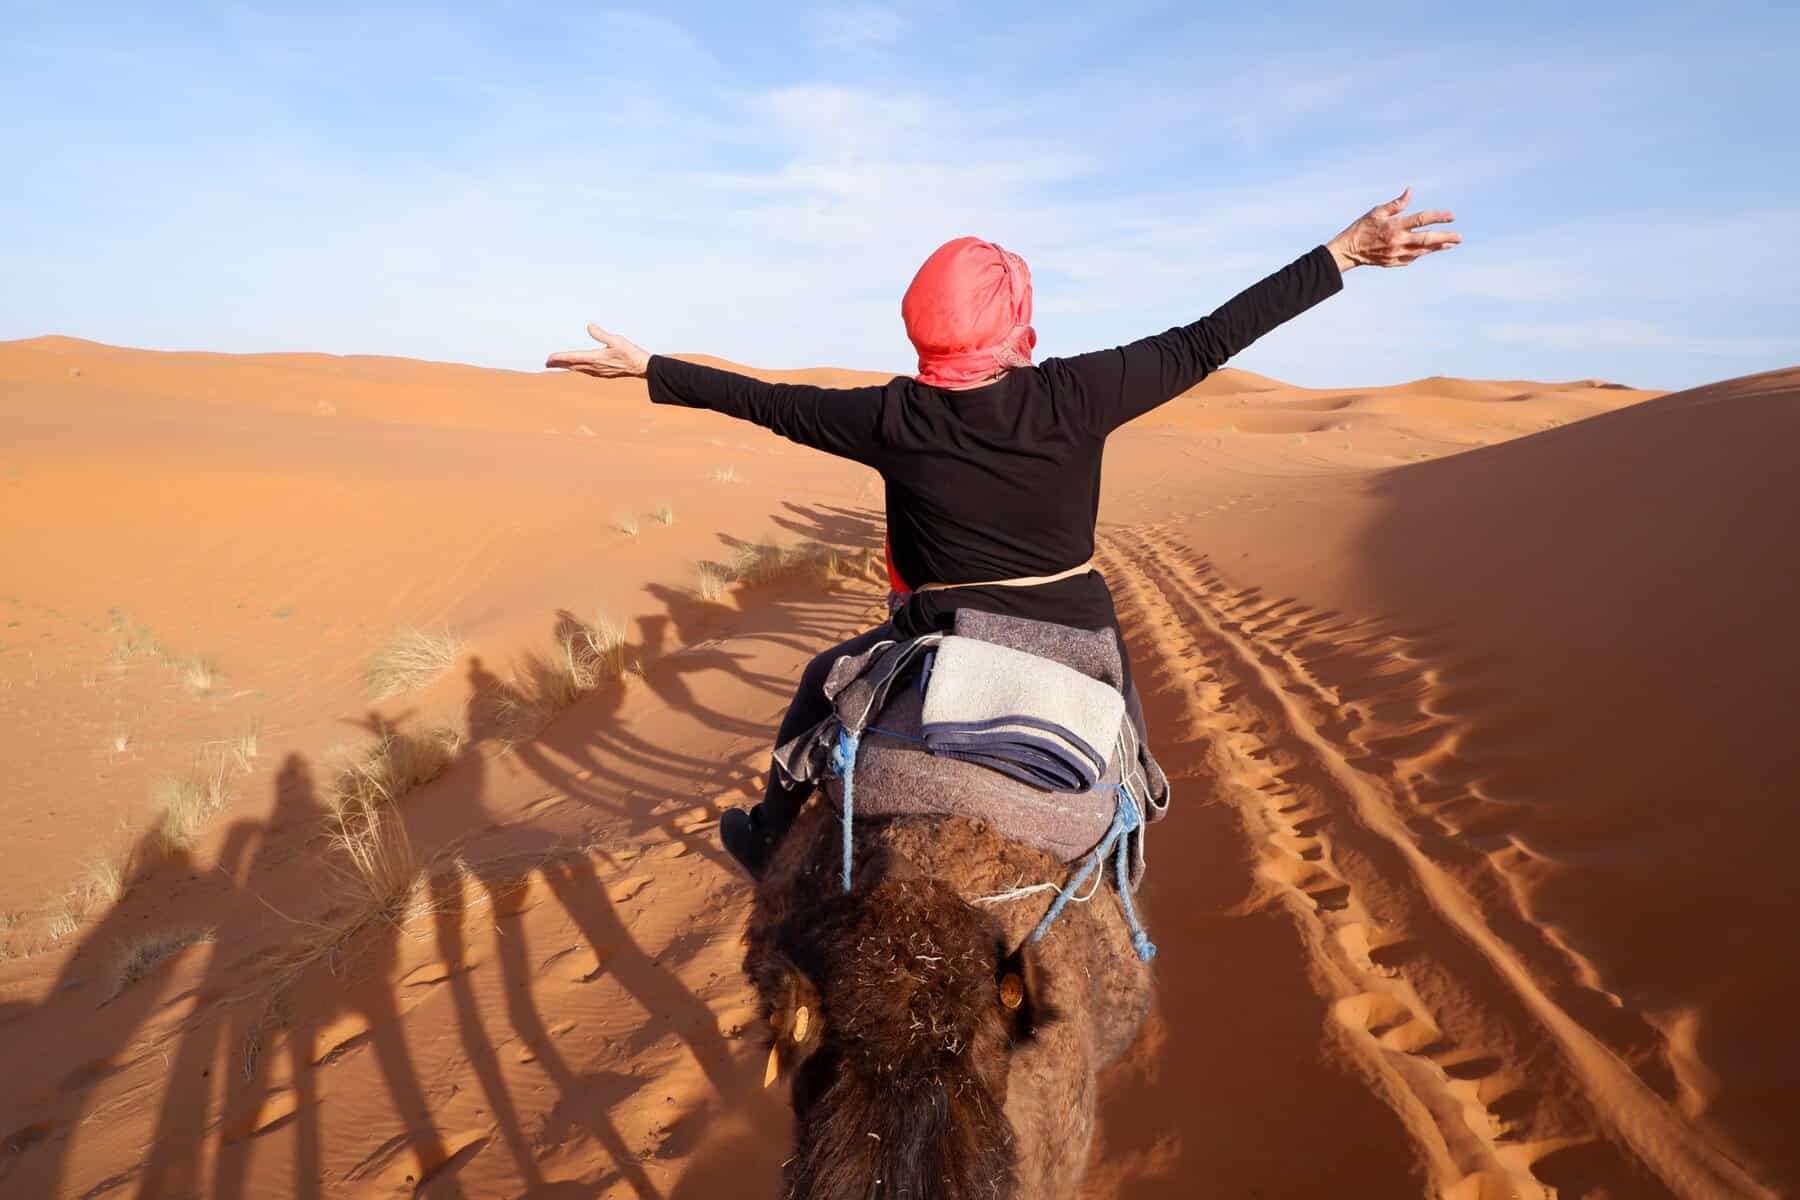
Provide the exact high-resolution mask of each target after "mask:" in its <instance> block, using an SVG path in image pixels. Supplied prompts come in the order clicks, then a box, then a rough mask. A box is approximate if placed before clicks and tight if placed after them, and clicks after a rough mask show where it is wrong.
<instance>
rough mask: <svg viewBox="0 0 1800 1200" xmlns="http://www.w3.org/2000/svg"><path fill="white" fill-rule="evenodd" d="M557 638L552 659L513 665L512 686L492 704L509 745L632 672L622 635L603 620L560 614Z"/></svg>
mask: <svg viewBox="0 0 1800 1200" xmlns="http://www.w3.org/2000/svg"><path fill="white" fill-rule="evenodd" d="M555 636H556V650H555V653H554V654H553V655H551V656H549V657H545V656H542V655H537V654H526V655H524V656H522V657H520V658H518V659H516V660H514V663H513V679H512V686H510V687H508V688H507V689H505V690H504V691H503V692H502V693H501V694H500V695H499V696H497V697H495V698H494V701H493V702H494V705H495V708H496V710H497V711H496V713H495V715H496V717H497V718H498V724H499V727H500V730H501V732H502V735H503V736H504V737H506V738H508V739H510V740H519V739H522V738H526V737H530V736H531V735H533V734H535V733H537V732H538V731H539V730H541V729H542V728H543V727H544V726H545V725H547V724H549V723H550V721H551V719H552V718H554V717H555V716H556V714H558V713H560V712H562V711H563V710H564V709H565V708H568V707H569V706H570V705H572V704H574V703H575V702H576V701H577V700H579V699H581V698H582V697H583V696H585V695H587V694H588V693H589V692H592V691H594V690H596V689H598V688H601V687H604V686H605V685H606V684H609V683H613V682H616V681H618V680H620V679H622V678H624V677H625V675H626V673H627V672H629V671H630V670H631V669H632V667H633V666H634V664H633V662H632V658H631V649H630V647H629V646H628V645H627V644H626V641H625V633H624V631H623V630H622V629H620V628H619V627H617V626H616V625H614V624H613V623H612V622H611V621H609V620H608V619H607V618H606V617H605V616H600V617H597V618H595V620H594V621H593V622H592V623H591V624H590V623H588V622H584V621H582V620H580V619H579V618H577V617H576V616H575V615H574V614H572V613H570V612H567V611H562V612H558V613H557V614H556V630H555Z"/></svg>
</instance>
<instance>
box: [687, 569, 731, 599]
mask: <svg viewBox="0 0 1800 1200" xmlns="http://www.w3.org/2000/svg"><path fill="white" fill-rule="evenodd" d="M694 576H695V579H696V581H697V582H696V584H695V590H697V591H698V592H699V593H700V598H701V599H702V600H717V599H719V598H720V597H722V596H724V595H725V589H726V588H728V587H730V586H731V579H732V575H731V568H730V567H727V566H724V565H722V564H720V563H716V562H700V563H696V564H695V566H694Z"/></svg>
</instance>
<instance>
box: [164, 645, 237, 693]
mask: <svg viewBox="0 0 1800 1200" xmlns="http://www.w3.org/2000/svg"><path fill="white" fill-rule="evenodd" d="M163 661H164V662H165V663H167V664H168V665H169V666H170V667H171V668H173V669H174V671H175V673H176V674H177V675H179V676H181V682H182V683H183V684H185V685H186V686H187V689H188V691H190V692H193V693H194V694H196V695H199V694H200V693H202V692H210V691H212V690H213V688H215V687H217V686H218V684H219V681H220V680H222V679H223V678H224V675H223V674H221V673H220V671H219V668H218V667H216V666H214V665H213V664H212V662H211V661H209V660H207V659H205V658H202V657H200V656H199V655H198V654H179V655H168V656H165V657H164V658H163Z"/></svg>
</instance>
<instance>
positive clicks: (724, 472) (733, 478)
mask: <svg viewBox="0 0 1800 1200" xmlns="http://www.w3.org/2000/svg"><path fill="white" fill-rule="evenodd" d="M712 478H713V482H714V483H736V482H737V481H738V474H737V468H736V467H714V468H713V473H712Z"/></svg>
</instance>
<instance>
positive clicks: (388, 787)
mask: <svg viewBox="0 0 1800 1200" xmlns="http://www.w3.org/2000/svg"><path fill="white" fill-rule="evenodd" d="M462 747H463V736H462V734H460V733H458V732H457V731H456V730H454V729H452V728H450V727H449V726H448V725H439V726H436V727H434V728H432V729H428V730H426V731H425V732H424V733H422V734H418V733H400V732H396V731H390V732H388V733H384V734H382V736H381V737H380V738H378V739H376V741H375V742H374V744H373V745H371V746H369V747H368V748H367V749H366V750H364V751H363V752H362V753H361V754H360V755H358V756H356V757H353V758H351V759H350V761H349V762H348V763H346V764H345V765H344V768H343V770H341V771H339V772H338V776H337V778H336V779H335V780H333V781H332V785H331V791H330V793H329V795H328V797H327V799H328V800H329V802H330V804H331V807H332V808H333V809H334V810H335V811H337V812H344V811H362V810H372V809H375V808H379V807H381V806H384V805H391V804H393V803H394V802H395V801H397V800H399V799H400V797H402V796H404V795H405V794H406V793H407V792H410V791H412V790H413V789H414V788H416V787H418V786H420V785H421V784H425V783H429V782H430V781H431V780H433V779H436V778H437V777H438V776H439V775H442V774H443V773H444V769H445V768H446V767H448V766H449V765H450V764H451V763H452V762H453V761H455V759H456V755H457V753H458V752H459V751H460V750H461V749H462Z"/></svg>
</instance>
